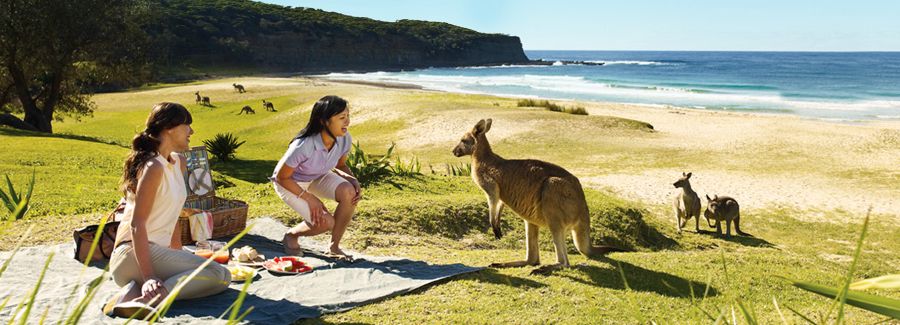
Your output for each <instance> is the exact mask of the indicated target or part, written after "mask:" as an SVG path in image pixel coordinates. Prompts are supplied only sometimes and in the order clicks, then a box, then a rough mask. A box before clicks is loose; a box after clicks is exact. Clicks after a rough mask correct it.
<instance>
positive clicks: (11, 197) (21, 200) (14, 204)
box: [0, 171, 34, 220]
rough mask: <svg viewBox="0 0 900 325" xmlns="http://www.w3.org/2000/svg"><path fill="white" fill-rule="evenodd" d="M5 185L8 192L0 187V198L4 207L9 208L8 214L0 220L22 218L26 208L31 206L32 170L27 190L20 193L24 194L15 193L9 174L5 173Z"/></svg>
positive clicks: (26, 210)
mask: <svg viewBox="0 0 900 325" xmlns="http://www.w3.org/2000/svg"><path fill="white" fill-rule="evenodd" d="M6 185H7V186H8V187H9V193H6V192H4V191H3V190H2V189H0V199H2V200H3V205H4V206H5V207H6V209H7V210H9V216H8V217H3V218H2V219H0V220H6V219H9V220H19V219H22V218H24V217H25V213H27V212H28V208H29V207H30V206H31V192H32V191H33V190H34V171H32V172H31V183H30V184H29V185H28V192H27V193H22V194H24V195H22V194H16V189H15V188H13V184H12V181H11V180H9V175H6Z"/></svg>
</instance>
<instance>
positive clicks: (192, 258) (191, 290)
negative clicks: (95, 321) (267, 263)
mask: <svg viewBox="0 0 900 325" xmlns="http://www.w3.org/2000/svg"><path fill="white" fill-rule="evenodd" d="M204 261H206V260H205V259H203V258H202V257H199V256H197V255H194V254H191V253H189V252H186V251H183V250H174V249H171V248H168V247H162V246H159V245H157V244H153V243H150V263H151V265H153V273H154V274H155V275H156V277H158V278H159V279H161V280H162V281H163V285H164V286H165V287H166V289H167V290H168V291H169V292H172V290H173V289H174V288H175V286H176V285H177V284H178V281H179V280H180V279H181V278H184V277H187V276H188V275H190V274H191V273H192V272H194V270H195V269H197V267H199V266H200V264H203V262H204ZM109 270H110V272H111V273H112V277H113V280H114V281H116V284H118V285H119V286H120V287H121V286H124V285H126V284H128V282H131V281H135V282H136V283H137V284H141V283H142V282H143V278H142V276H141V271H140V270H139V269H138V265H137V261H136V260H135V257H134V249H133V248H132V247H131V243H126V244H121V245H119V247H116V249H115V250H114V251H113V253H112V257H111V258H110V261H109ZM230 282H231V273H230V272H228V269H226V268H225V267H223V266H222V265H219V263H216V262H212V263H210V264H209V265H207V266H206V267H205V268H204V269H203V270H202V271H200V273H198V274H197V275H196V276H195V277H194V278H193V279H192V280H191V281H190V282H188V283H187V284H186V285H185V286H184V287H182V288H181V291H180V292H179V293H178V296H177V297H175V299H176V300H182V299H192V298H200V297H206V296H211V295H214V294H217V293H219V292H222V291H224V290H225V289H226V288H228V284H229V283H230Z"/></svg>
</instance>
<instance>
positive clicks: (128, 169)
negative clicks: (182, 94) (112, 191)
mask: <svg viewBox="0 0 900 325" xmlns="http://www.w3.org/2000/svg"><path fill="white" fill-rule="evenodd" d="M193 121H194V120H193V118H192V117H191V113H190V112H188V110H187V108H185V107H184V106H182V105H181V104H176V103H167V102H162V103H159V104H156V105H154V106H153V109H152V110H151V111H150V116H148V117H147V128H145V129H144V131H141V133H139V134H138V135H135V136H134V139H132V140H131V154H129V155H128V159H125V171H124V172H123V174H122V182H121V183H122V187H121V190H122V193H124V194H125V195H128V192H131V193H135V192H137V175H138V172H139V171H140V170H141V169H142V168H144V165H146V164H147V162H148V161H150V159H153V158H155V157H156V156H157V155H158V154H159V153H158V151H159V144H160V141H159V134H160V132H162V131H164V130H168V129H171V128H174V127H176V126H179V125H182V124H191V123H192V122H193Z"/></svg>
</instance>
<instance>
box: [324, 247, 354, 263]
mask: <svg viewBox="0 0 900 325" xmlns="http://www.w3.org/2000/svg"><path fill="white" fill-rule="evenodd" d="M328 255H330V257H333V258H336V259H339V260H342V261H347V262H353V256H350V255H348V254H347V253H344V251H343V250H341V249H340V248H339V247H332V248H331V251H330V252H329V254H328Z"/></svg>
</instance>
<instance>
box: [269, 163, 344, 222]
mask: <svg viewBox="0 0 900 325" xmlns="http://www.w3.org/2000/svg"><path fill="white" fill-rule="evenodd" d="M295 182H296V183H297V185H299V186H300V188H302V189H304V190H306V191H308V192H309V193H312V195H315V196H316V197H318V198H319V199H320V200H321V199H329V200H332V201H334V198H335V191H337V188H338V186H339V185H341V183H347V184H350V182H348V181H347V180H346V179H344V178H343V177H341V176H338V175H337V174H335V173H333V172H328V173H326V174H325V175H322V177H319V178H316V179H315V180H313V181H312V182H297V181H295ZM272 184H273V186H274V187H275V193H278V197H280V198H281V200H282V201H284V203H287V205H288V206H289V207H291V209H294V211H297V213H298V214H300V216H301V217H303V220H306V222H309V223H311V222H312V219H311V215H310V213H309V203H307V202H306V200H304V199H301V198H298V197H297V195H295V194H294V193H291V192H289V191H288V190H286V189H285V188H284V187H282V186H281V185H279V184H278V182H275V181H272Z"/></svg>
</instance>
